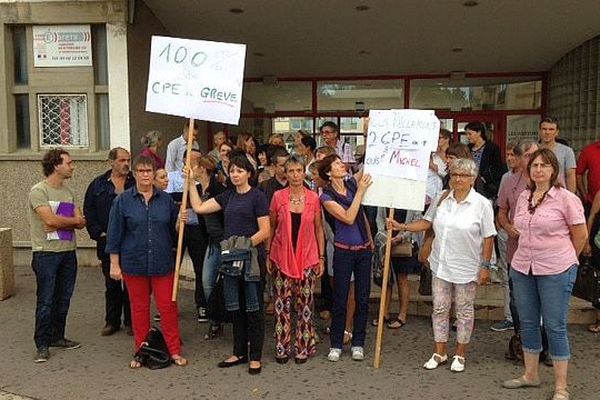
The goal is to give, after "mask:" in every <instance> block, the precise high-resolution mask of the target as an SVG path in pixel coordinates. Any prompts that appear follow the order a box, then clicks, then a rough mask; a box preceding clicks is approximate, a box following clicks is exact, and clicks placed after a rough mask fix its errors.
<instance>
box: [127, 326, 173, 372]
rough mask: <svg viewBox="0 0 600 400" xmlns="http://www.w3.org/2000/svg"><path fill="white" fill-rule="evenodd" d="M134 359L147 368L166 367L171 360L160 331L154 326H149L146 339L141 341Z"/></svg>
mask: <svg viewBox="0 0 600 400" xmlns="http://www.w3.org/2000/svg"><path fill="white" fill-rule="evenodd" d="M135 359H136V361H138V362H139V363H140V364H141V365H144V366H146V367H148V368H149V369H161V368H167V367H168V366H170V365H171V363H172V362H173V361H172V360H171V354H169V349H168V348H167V343H166V342H165V338H164V337H163V334H162V332H161V331H160V330H159V329H158V328H155V327H152V328H150V330H149V331H148V335H147V336H146V341H144V342H143V343H142V345H141V346H140V348H139V350H138V351H137V353H135Z"/></svg>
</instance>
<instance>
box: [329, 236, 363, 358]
mask: <svg viewBox="0 0 600 400" xmlns="http://www.w3.org/2000/svg"><path fill="white" fill-rule="evenodd" d="M372 255H373V253H372V252H371V251H370V250H369V251H352V250H344V249H340V248H338V247H336V248H335V252H334V254H333V278H334V286H333V317H332V320H331V347H332V348H336V349H341V348H342V347H343V341H344V328H345V324H346V303H347V302H348V291H349V290H350V284H351V281H350V276H351V275H352V273H354V295H355V298H356V311H355V312H354V328H353V334H352V346H364V345H365V336H366V331H367V319H368V312H369V293H370V291H371V257H372Z"/></svg>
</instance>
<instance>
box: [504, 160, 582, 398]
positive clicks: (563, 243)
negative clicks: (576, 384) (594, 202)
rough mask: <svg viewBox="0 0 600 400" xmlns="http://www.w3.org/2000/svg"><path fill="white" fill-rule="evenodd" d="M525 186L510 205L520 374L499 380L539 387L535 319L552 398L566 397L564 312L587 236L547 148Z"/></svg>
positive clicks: (511, 386)
mask: <svg viewBox="0 0 600 400" xmlns="http://www.w3.org/2000/svg"><path fill="white" fill-rule="evenodd" d="M527 172H528V173H529V178H530V180H531V182H530V188H529V189H528V190H525V191H523V193H521V195H520V196H519V199H518V200H517V205H516V207H515V217H514V223H513V225H514V227H515V228H516V229H517V230H518V231H519V246H518V248H517V251H516V253H515V255H514V256H513V259H512V263H511V267H512V268H511V270H510V278H511V279H512V282H513V288H514V296H515V302H516V306H517V310H518V312H519V319H520V322H521V340H522V343H523V353H524V361H525V374H524V375H523V376H521V377H519V378H516V379H510V380H508V381H504V383H503V386H504V387H505V388H508V389H515V388H520V387H528V386H539V385H540V379H539V375H538V359H539V354H540V352H541V351H542V338H541V333H540V317H541V319H542V320H543V323H544V329H545V330H546V333H547V334H548V344H549V350H550V357H551V358H552V363H553V366H554V396H553V397H552V399H553V400H568V399H569V392H568V391H567V366H568V362H569V361H568V360H569V359H570V357H571V352H570V349H569V338H568V336H567V315H568V312H569V299H570V297H571V291H572V290H573V284H574V283H575V279H576V278H577V266H578V259H577V257H578V255H579V253H581V251H582V250H583V247H584V246H585V242H586V239H587V228H586V225H585V216H584V214H583V206H582V205H581V201H580V200H579V198H577V196H575V195H574V194H573V193H571V192H569V191H568V190H567V189H565V188H563V187H562V186H561V185H560V184H559V183H558V173H559V167H558V160H557V159H556V156H555V155H554V153H553V152H552V150H549V149H540V150H537V151H536V152H535V153H533V154H532V155H531V158H530V161H529V164H528V166H527Z"/></svg>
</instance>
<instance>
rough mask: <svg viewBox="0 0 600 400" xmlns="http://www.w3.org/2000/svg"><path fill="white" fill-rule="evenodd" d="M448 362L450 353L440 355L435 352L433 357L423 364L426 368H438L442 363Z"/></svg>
mask: <svg viewBox="0 0 600 400" xmlns="http://www.w3.org/2000/svg"><path fill="white" fill-rule="evenodd" d="M447 362H448V355H447V354H445V355H443V356H442V355H440V354H438V353H433V355H432V356H431V358H430V359H429V360H427V362H426V363H425V364H424V365H423V368H425V369H436V368H437V367H439V366H440V365H442V364H446V363H447Z"/></svg>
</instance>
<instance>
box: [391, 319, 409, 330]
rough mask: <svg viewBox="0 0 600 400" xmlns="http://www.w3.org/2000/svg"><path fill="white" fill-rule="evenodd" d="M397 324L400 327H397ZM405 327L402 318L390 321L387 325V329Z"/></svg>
mask: <svg viewBox="0 0 600 400" xmlns="http://www.w3.org/2000/svg"><path fill="white" fill-rule="evenodd" d="M395 324H398V325H395ZM404 325H406V322H405V321H402V320H401V319H400V318H396V319H394V320H391V321H389V322H388V324H387V327H388V329H400V328H402V327H403V326H404Z"/></svg>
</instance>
